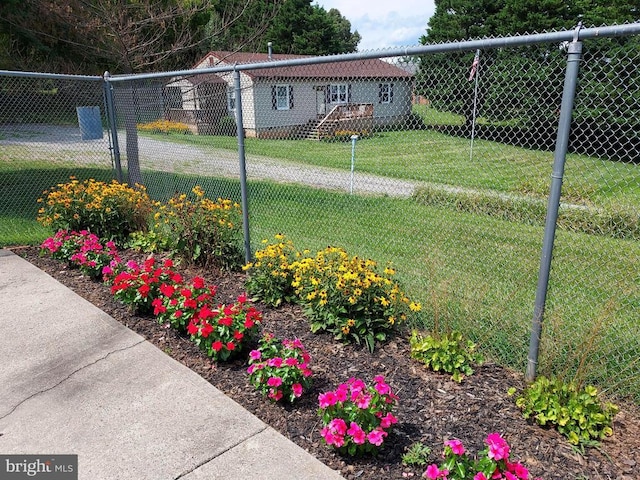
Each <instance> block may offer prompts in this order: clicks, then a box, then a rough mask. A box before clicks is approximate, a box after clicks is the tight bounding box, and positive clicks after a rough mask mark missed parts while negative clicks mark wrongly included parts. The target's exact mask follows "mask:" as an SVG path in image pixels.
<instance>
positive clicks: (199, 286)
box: [151, 277, 217, 332]
mask: <svg viewBox="0 0 640 480" xmlns="http://www.w3.org/2000/svg"><path fill="white" fill-rule="evenodd" d="M159 290H160V293H161V296H159V297H158V298H155V299H154V300H153V301H152V302H151V304H152V306H153V314H154V315H156V316H157V317H158V322H160V323H163V322H169V323H170V324H171V326H172V327H173V328H175V329H177V330H179V331H181V332H185V331H186V329H187V325H188V324H189V323H190V322H191V320H192V319H193V318H194V317H198V315H200V314H201V312H203V311H204V312H208V311H210V310H208V306H209V305H210V304H211V303H212V301H213V297H215V295H216V290H217V287H215V286H214V285H211V286H207V285H206V284H205V281H204V279H203V278H202V277H195V278H194V279H193V280H192V281H191V284H189V285H179V284H176V283H174V282H173V281H170V282H168V283H163V284H162V285H160V289H159ZM205 314H207V313H205Z"/></svg>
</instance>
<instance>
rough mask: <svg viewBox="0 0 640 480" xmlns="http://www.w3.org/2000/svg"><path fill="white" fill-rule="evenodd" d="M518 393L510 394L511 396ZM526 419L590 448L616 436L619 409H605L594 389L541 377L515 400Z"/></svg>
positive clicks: (610, 404)
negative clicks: (552, 429)
mask: <svg viewBox="0 0 640 480" xmlns="http://www.w3.org/2000/svg"><path fill="white" fill-rule="evenodd" d="M513 394H515V389H513V388H512V389H510V390H509V395H513ZM516 405H517V406H518V407H519V408H520V409H521V410H522V412H523V415H524V418H527V419H529V418H532V419H533V420H534V421H535V422H536V423H537V424H538V425H542V426H546V425H552V426H555V427H556V428H557V429H558V431H559V432H560V433H562V434H563V435H565V436H566V437H567V438H568V439H569V443H571V444H573V445H580V444H588V443H589V442H592V441H594V440H595V441H597V440H602V439H603V438H604V437H606V436H610V435H612V434H613V429H612V428H611V425H612V424H613V417H614V416H615V414H616V413H617V412H618V407H617V406H616V405H614V404H612V403H605V404H604V405H602V404H601V403H600V401H599V400H598V391H597V390H596V388H595V387H593V386H590V385H589V386H587V387H585V388H579V387H578V386H577V385H575V384H574V383H564V382H563V381H561V380H559V379H557V378H551V379H549V378H546V377H543V376H541V377H538V378H537V380H536V381H535V382H533V383H532V384H531V385H529V386H527V387H526V388H525V389H524V391H523V392H522V395H520V396H519V397H518V398H517V399H516Z"/></svg>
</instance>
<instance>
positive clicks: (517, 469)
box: [507, 463, 529, 480]
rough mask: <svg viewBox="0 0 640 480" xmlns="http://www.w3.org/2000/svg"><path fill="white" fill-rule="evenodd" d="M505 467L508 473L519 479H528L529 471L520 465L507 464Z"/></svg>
mask: <svg viewBox="0 0 640 480" xmlns="http://www.w3.org/2000/svg"><path fill="white" fill-rule="evenodd" d="M507 467H508V469H509V471H510V472H513V473H515V474H516V476H517V477H518V478H519V479H521V480H528V479H529V470H527V469H526V468H525V466H524V465H522V464H521V463H507Z"/></svg>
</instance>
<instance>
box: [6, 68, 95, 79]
mask: <svg viewBox="0 0 640 480" xmlns="http://www.w3.org/2000/svg"><path fill="white" fill-rule="evenodd" d="M0 76H4V77H26V78H42V79H46V80H74V81H78V80H82V81H87V82H101V81H102V80H103V79H102V77H98V76H92V75H70V74H64V73H42V72H19V71H14V70H0Z"/></svg>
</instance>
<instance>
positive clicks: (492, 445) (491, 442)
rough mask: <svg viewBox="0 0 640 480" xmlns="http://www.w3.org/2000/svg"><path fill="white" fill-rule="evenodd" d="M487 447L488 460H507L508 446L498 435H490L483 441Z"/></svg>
mask: <svg viewBox="0 0 640 480" xmlns="http://www.w3.org/2000/svg"><path fill="white" fill-rule="evenodd" d="M485 442H486V444H487V445H488V446H489V454H488V456H489V458H490V459H492V460H495V461H498V460H503V459H507V458H509V450H510V448H509V445H508V444H507V442H506V441H505V440H504V438H502V437H501V436H500V434H499V433H490V434H489V435H487V439H486V440H485Z"/></svg>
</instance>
